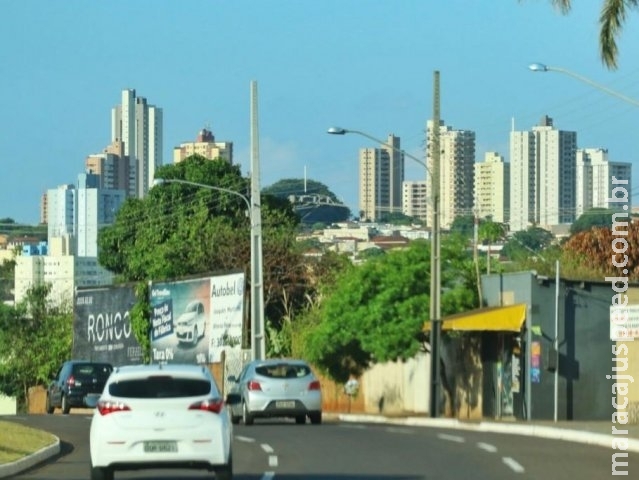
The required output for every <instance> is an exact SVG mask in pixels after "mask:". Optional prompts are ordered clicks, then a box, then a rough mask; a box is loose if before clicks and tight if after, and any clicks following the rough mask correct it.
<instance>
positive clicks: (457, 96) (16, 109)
mask: <svg viewBox="0 0 639 480" xmlns="http://www.w3.org/2000/svg"><path fill="white" fill-rule="evenodd" d="M573 3H574V8H573V11H572V13H571V14H570V15H568V16H563V15H560V14H559V13H558V12H557V11H555V10H554V9H553V8H552V6H551V3H550V0H548V1H546V0H521V1H518V0H498V1H495V0H439V1H437V0H412V1H409V0H374V1H373V0H368V1H364V0H322V1H321V2H311V1H304V0H281V1H275V0H273V1H266V0H253V1H248V0H227V1H218V0H208V1H205V0H185V1H179V2H178V1H172V0H147V1H142V0H137V1H133V0H109V1H104V2H87V1H78V0H65V1H64V2H62V1H59V2H53V1H50V0H40V1H36V0H22V1H19V2H8V1H7V2H3V3H2V7H3V9H2V15H1V16H0V53H1V55H0V58H2V61H1V65H2V67H3V68H2V72H1V73H0V152H2V153H1V155H2V160H1V162H2V163H1V164H2V175H0V218H2V217H11V218H14V219H15V220H16V221H18V222H19V223H29V224H34V223H37V222H38V220H39V203H40V196H41V194H42V193H43V192H44V191H45V190H46V189H49V188H55V187H56V186H57V185H60V184H66V183H76V181H77V175H78V174H79V173H81V172H82V170H83V168H84V160H85V158H86V156H87V155H89V154H92V153H97V152H100V151H102V149H103V148H104V147H106V145H107V144H108V143H109V141H110V115H111V108H112V107H113V106H115V105H116V104H118V103H119V102H120V92H121V90H122V89H124V88H135V89H136V91H137V94H138V95H139V96H144V97H146V98H147V99H148V101H149V103H151V104H155V105H157V106H160V107H162V108H163V110H164V156H165V162H170V161H172V148H173V147H174V146H176V145H178V144H179V143H181V142H184V141H191V140H193V139H194V138H195V135H196V134H197V132H198V130H200V129H201V128H202V127H203V126H205V125H209V126H210V128H211V129H212V130H213V133H214V134H215V136H216V139H217V140H219V141H232V142H234V145H235V161H236V162H237V163H240V164H241V165H242V171H243V172H245V173H246V174H247V173H248V170H249V151H250V144H249V142H250V130H249V128H250V118H249V112H250V82H251V81H252V80H255V81H257V83H258V91H259V106H258V109H259V132H260V161H261V164H260V166H261V185H262V187H265V186H268V185H271V184H273V183H274V182H276V181H277V180H280V179H282V178H302V177H303V176H304V170H305V169H306V174H307V177H308V178H310V179H313V180H317V181H320V182H323V183H325V184H326V185H327V186H328V187H329V188H330V189H331V190H332V191H333V192H335V193H336V194H337V195H338V196H339V197H340V198H341V199H342V200H343V201H344V203H346V204H347V205H348V206H350V207H351V209H352V210H353V211H354V212H356V211H357V201H358V199H357V195H358V193H357V175H358V166H357V154H358V149H359V148H360V147H375V146H376V145H374V144H371V142H370V141H368V140H366V139H365V138H362V137H359V136H356V135H347V136H344V137H338V136H331V135H327V134H326V133H325V132H326V130H327V128H328V127H330V126H334V125H338V126H342V127H345V128H350V129H354V130H361V131H365V132H367V133H368V134H370V135H373V136H375V137H378V138H386V136H387V135H388V134H389V133H394V134H395V135H398V136H400V137H401V142H402V143H401V146H402V148H404V149H405V150H406V151H407V152H409V153H412V154H413V155H417V156H421V155H422V153H421V152H422V149H423V146H424V128H425V124H426V121H427V119H428V118H430V117H431V115H432V109H433V101H432V99H433V92H432V86H433V72H434V71H435V70H438V71H439V72H440V82H441V118H442V119H443V120H444V121H445V122H446V123H447V124H449V125H451V126H453V127H454V128H460V129H469V130H474V131H475V132H476V142H477V144H476V152H477V160H479V161H481V160H483V156H484V152H486V151H489V150H490V151H498V152H499V153H501V154H502V155H504V156H505V157H506V159H507V160H508V133H509V130H510V129H511V125H512V123H513V121H514V124H515V127H516V129H518V130H528V129H530V128H531V127H532V126H534V125H536V124H537V123H538V121H539V119H540V118H541V117H542V116H543V115H545V114H547V115H549V116H551V117H552V118H553V119H554V123H555V126H556V127H557V128H560V129H562V130H571V131H576V132H577V133H578V137H577V138H578V146H579V147H580V148H586V147H602V148H607V149H608V151H609V157H610V159H611V160H614V161H630V162H633V164H634V166H633V170H634V171H633V177H634V178H633V182H634V183H635V185H636V186H639V148H638V147H639V135H637V125H639V109H637V107H636V106H633V105H631V104H629V103H626V102H623V101H621V100H619V99H617V98H614V97H611V96H609V95H606V94H605V93H603V92H602V91H600V90H597V89H595V88H593V87H591V86H588V85H586V84H584V83H581V82H579V81H578V80H575V79H574V78H571V77H569V76H566V75H563V74H560V73H556V72H549V73H532V72H530V71H529V70H528V68H527V66H528V65H529V64H530V63H532V62H543V63H546V64H548V65H551V66H558V67H563V68H566V69H569V70H571V71H574V72H577V73H579V74H581V75H583V76H586V77H588V78H590V79H592V80H593V81H595V82H598V83H601V84H604V85H606V86H607V87H608V88H611V89H613V90H617V91H619V92H622V93H623V94H625V95H627V96H629V97H632V98H636V99H639V55H638V53H639V52H638V49H639V11H632V12H631V15H630V16H629V18H628V21H627V24H626V26H625V29H624V31H623V32H622V36H621V38H620V57H619V69H618V70H616V71H609V70H607V69H605V68H604V66H603V65H602V63H601V61H600V59H599V53H598V28H599V27H598V25H597V20H598V16H599V6H600V3H601V2H600V1H595V0H590V1H587V2H573ZM513 119H514V120H513ZM406 166H407V174H406V177H407V179H420V178H424V176H425V173H424V172H423V167H420V166H419V165H418V164H416V163H414V162H411V161H410V160H407V165H406ZM637 191H639V190H637ZM633 200H634V203H635V204H637V203H639V202H638V201H637V198H634V199H633Z"/></svg>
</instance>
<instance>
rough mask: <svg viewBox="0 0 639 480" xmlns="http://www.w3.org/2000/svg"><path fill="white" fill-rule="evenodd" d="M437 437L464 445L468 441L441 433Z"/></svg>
mask: <svg viewBox="0 0 639 480" xmlns="http://www.w3.org/2000/svg"><path fill="white" fill-rule="evenodd" d="M437 437H438V438H441V439H442V440H448V441H449V442H457V443H464V442H465V441H466V440H464V437H460V436H459V435H448V434H446V433H439V434H437Z"/></svg>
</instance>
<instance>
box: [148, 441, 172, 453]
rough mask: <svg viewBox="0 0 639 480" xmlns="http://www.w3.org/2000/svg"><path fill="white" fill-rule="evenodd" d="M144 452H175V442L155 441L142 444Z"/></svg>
mask: <svg viewBox="0 0 639 480" xmlns="http://www.w3.org/2000/svg"><path fill="white" fill-rule="evenodd" d="M144 451H145V452H146V453H167V452H168V453H170V452H177V451H178V448H177V442H168V441H155V442H144Z"/></svg>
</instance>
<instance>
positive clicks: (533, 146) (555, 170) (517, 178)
mask: <svg viewBox="0 0 639 480" xmlns="http://www.w3.org/2000/svg"><path fill="white" fill-rule="evenodd" d="M576 151H577V133H576V132H570V131H563V130H557V129H555V128H554V127H553V122H552V118H550V117H548V116H544V117H543V118H542V119H541V122H540V123H539V125H538V126H535V127H533V128H532V131H527V132H523V131H519V132H518V131H514V130H513V131H511V133H510V230H511V231H513V232H516V231H520V230H526V229H527V228H528V227H530V226H533V225H536V226H540V227H542V228H546V229H548V230H551V229H553V227H556V226H559V225H566V224H570V223H572V222H573V221H574V220H575V205H576V188H575V185H576Z"/></svg>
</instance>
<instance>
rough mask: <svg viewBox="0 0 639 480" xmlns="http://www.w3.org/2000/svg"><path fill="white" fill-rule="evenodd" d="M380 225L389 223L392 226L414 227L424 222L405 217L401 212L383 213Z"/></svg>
mask: <svg viewBox="0 0 639 480" xmlns="http://www.w3.org/2000/svg"><path fill="white" fill-rule="evenodd" d="M379 223H389V224H391V225H412V224H415V223H419V224H421V223H422V221H421V220H419V219H417V218H415V217H409V216H408V215H404V214H403V213H401V212H390V213H383V214H382V215H381V216H380V217H379Z"/></svg>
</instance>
